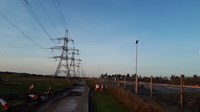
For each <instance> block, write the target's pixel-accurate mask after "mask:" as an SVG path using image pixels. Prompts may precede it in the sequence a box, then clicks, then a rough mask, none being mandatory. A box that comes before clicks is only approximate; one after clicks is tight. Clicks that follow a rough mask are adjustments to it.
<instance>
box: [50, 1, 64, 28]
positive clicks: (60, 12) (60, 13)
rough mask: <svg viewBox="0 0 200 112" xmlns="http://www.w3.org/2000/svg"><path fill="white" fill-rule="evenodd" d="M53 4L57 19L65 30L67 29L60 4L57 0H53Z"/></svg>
mask: <svg viewBox="0 0 200 112" xmlns="http://www.w3.org/2000/svg"><path fill="white" fill-rule="evenodd" d="M53 4H54V6H55V9H56V12H57V14H58V17H59V19H60V21H61V24H62V25H63V26H64V28H65V29H67V25H66V21H65V17H64V15H63V12H62V8H61V4H60V2H59V0H53Z"/></svg>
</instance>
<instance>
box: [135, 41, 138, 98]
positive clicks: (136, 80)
mask: <svg viewBox="0 0 200 112" xmlns="http://www.w3.org/2000/svg"><path fill="white" fill-rule="evenodd" d="M138 42H139V40H136V42H135V44H136V61H135V94H136V95H138V75H137V54H138Z"/></svg>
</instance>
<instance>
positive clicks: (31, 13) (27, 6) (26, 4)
mask: <svg viewBox="0 0 200 112" xmlns="http://www.w3.org/2000/svg"><path fill="white" fill-rule="evenodd" d="M23 1H24V2H23ZM23 1H22V3H23V5H24V7H25V8H26V9H27V11H28V12H29V14H30V15H31V16H32V17H33V18H34V19H35V21H36V22H37V23H38V25H39V26H40V27H41V29H42V30H43V31H44V33H45V34H46V35H47V36H48V38H49V39H50V40H51V41H52V42H53V43H54V41H53V38H52V37H51V36H50V35H49V33H48V32H47V30H46V29H45V27H44V26H43V25H42V23H41V21H40V20H39V18H38V16H37V14H36V13H35V12H34V10H33V8H32V7H31V5H30V3H29V2H28V0H23Z"/></svg>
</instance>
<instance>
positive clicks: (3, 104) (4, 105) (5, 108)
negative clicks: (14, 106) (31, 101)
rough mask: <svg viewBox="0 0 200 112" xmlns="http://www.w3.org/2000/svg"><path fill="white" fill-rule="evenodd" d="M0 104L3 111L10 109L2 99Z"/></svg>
mask: <svg viewBox="0 0 200 112" xmlns="http://www.w3.org/2000/svg"><path fill="white" fill-rule="evenodd" d="M0 103H1V105H2V106H3V109H4V111H7V110H8V109H9V108H10V105H9V104H8V103H7V102H6V101H5V100H4V99H3V98H0Z"/></svg>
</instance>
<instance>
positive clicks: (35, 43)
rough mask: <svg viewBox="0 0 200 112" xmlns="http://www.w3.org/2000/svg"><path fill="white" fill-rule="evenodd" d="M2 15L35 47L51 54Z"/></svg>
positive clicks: (0, 13)
mask: <svg viewBox="0 0 200 112" xmlns="http://www.w3.org/2000/svg"><path fill="white" fill-rule="evenodd" d="M0 15H1V16H2V17H3V18H4V19H5V20H7V21H8V22H9V23H10V24H11V25H12V26H13V27H15V28H16V29H17V30H18V31H19V32H20V33H21V34H23V35H24V36H25V37H26V38H27V39H28V40H30V41H31V42H32V43H33V44H34V45H36V46H37V47H39V48H40V49H42V50H44V51H45V52H47V53H49V54H51V53H50V52H48V51H47V50H45V49H43V48H42V46H41V45H39V44H38V43H37V42H35V41H34V40H33V39H32V38H31V37H30V36H28V35H27V34H26V33H25V32H24V31H22V30H21V29H20V28H19V27H18V26H17V25H16V24H14V23H13V22H12V21H11V20H10V19H8V18H7V17H6V16H5V15H4V14H3V13H2V12H0Z"/></svg>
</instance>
